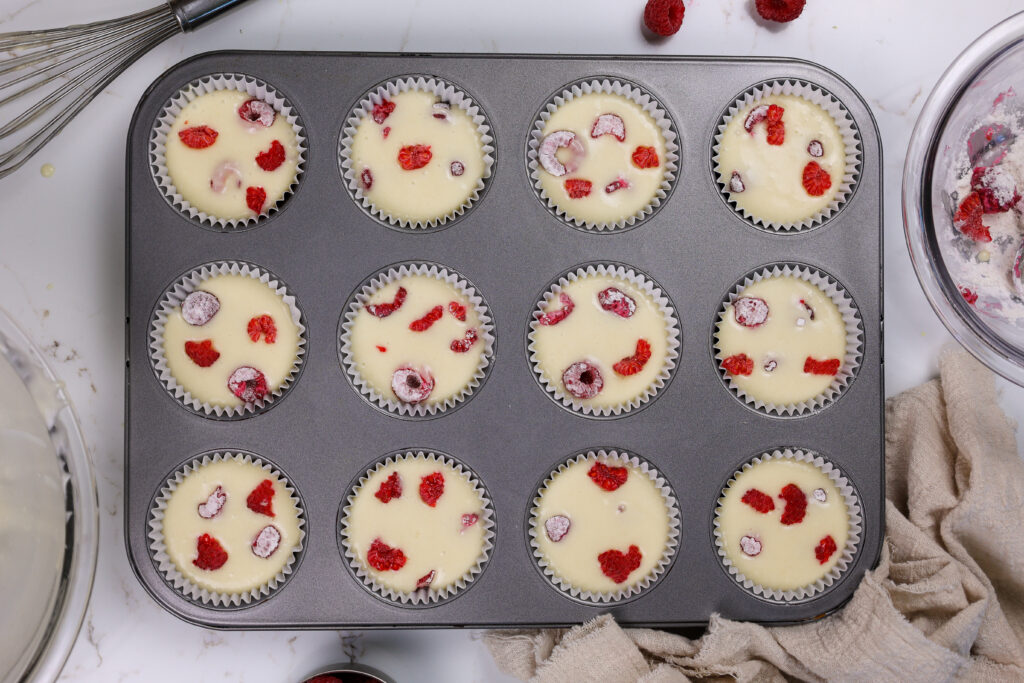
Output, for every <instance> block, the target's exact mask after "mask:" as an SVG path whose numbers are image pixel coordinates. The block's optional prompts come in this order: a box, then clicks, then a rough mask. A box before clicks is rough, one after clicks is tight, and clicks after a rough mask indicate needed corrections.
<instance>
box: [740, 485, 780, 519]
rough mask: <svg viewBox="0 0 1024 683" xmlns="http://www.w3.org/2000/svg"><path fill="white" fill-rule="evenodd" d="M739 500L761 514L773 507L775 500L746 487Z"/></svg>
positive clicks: (761, 492)
mask: <svg viewBox="0 0 1024 683" xmlns="http://www.w3.org/2000/svg"><path fill="white" fill-rule="evenodd" d="M740 500H741V501H742V502H744V503H746V504H747V505H749V506H750V507H752V508H754V509H755V510H757V511H758V512H760V513H762V514H764V513H768V512H771V511H772V510H774V509H775V501H774V500H772V497H771V496H769V495H768V494H767V493H765V492H764V491H758V490H757V489H747V492H746V493H744V494H743V497H742V498H740Z"/></svg>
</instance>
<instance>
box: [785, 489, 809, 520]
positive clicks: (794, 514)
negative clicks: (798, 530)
mask: <svg viewBox="0 0 1024 683" xmlns="http://www.w3.org/2000/svg"><path fill="white" fill-rule="evenodd" d="M779 498H781V499H782V500H784V501H786V507H785V508H783V510H782V518H781V519H780V520H779V521H780V522H782V523H783V524H785V525H786V526H789V525H791V524H799V523H800V522H802V521H804V515H806V514H807V496H806V495H804V492H803V491H801V490H800V487H799V486H797V485H796V484H786V485H785V486H783V487H782V493H780V494H779Z"/></svg>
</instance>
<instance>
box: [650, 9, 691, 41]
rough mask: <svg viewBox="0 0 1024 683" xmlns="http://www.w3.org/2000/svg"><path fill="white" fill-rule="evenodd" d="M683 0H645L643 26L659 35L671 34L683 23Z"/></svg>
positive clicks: (684, 10) (684, 11)
mask: <svg viewBox="0 0 1024 683" xmlns="http://www.w3.org/2000/svg"><path fill="white" fill-rule="evenodd" d="M685 13H686V6H685V5H683V0H647V5H646V6H645V7H644V26H646V27H647V28H648V29H649V30H650V31H651V33H655V34H657V35H659V36H671V35H673V34H675V32H676V31H678V30H679V27H680V26H682V25H683V15H684V14H685Z"/></svg>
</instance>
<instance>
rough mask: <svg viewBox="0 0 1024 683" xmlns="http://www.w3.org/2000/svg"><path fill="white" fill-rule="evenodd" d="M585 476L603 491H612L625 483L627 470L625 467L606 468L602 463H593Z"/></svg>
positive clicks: (627, 475) (627, 474)
mask: <svg viewBox="0 0 1024 683" xmlns="http://www.w3.org/2000/svg"><path fill="white" fill-rule="evenodd" d="M587 476H588V477H590V479H591V481H593V482H594V483H595V484H597V485H598V486H600V487H601V488H603V489H604V490H605V491H614V490H615V489H617V488H619V487H620V486H622V485H623V484H625V483H626V479H627V478H628V477H629V470H627V469H626V468H625V467H608V465H605V464H604V463H603V462H595V463H594V464H593V465H591V467H590V469H589V470H588V471H587Z"/></svg>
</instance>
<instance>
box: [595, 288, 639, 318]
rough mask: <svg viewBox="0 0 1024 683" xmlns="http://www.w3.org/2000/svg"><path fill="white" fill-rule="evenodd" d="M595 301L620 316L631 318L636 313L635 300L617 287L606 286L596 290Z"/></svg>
mask: <svg viewBox="0 0 1024 683" xmlns="http://www.w3.org/2000/svg"><path fill="white" fill-rule="evenodd" d="M597 303H599V304H601V308H603V309H604V310H606V311H609V312H611V313H614V314H615V315H617V316H619V317H620V318H631V317H633V314H634V313H636V301H634V300H633V297H631V296H629V295H628V294H626V293H625V292H623V291H622V290H621V289H619V288H618V287H607V288H605V289H602V290H601V291H600V292H598V293H597Z"/></svg>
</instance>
